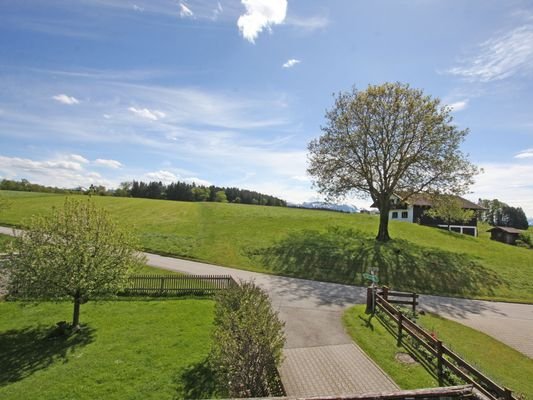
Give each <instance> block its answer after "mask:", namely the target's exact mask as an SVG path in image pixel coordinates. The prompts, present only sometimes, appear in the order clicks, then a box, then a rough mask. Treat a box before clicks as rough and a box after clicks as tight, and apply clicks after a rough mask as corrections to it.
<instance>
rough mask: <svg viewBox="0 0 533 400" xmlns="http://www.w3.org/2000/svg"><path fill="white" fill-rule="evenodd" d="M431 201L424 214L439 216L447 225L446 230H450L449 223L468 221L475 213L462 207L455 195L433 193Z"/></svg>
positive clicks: (432, 216)
mask: <svg viewBox="0 0 533 400" xmlns="http://www.w3.org/2000/svg"><path fill="white" fill-rule="evenodd" d="M432 203H433V204H432V206H431V208H430V209H429V210H428V211H426V214H427V215H429V216H430V217H431V218H440V219H441V220H442V221H443V222H444V223H446V225H448V230H450V225H451V224H452V223H453V222H456V223H463V222H468V221H470V220H471V219H472V218H474V215H475V211H474V210H468V209H465V208H463V207H462V202H461V200H460V199H459V198H457V197H456V196H450V195H435V196H434V197H433V200H432Z"/></svg>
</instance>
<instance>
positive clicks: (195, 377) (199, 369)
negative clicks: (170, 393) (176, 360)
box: [174, 358, 219, 400]
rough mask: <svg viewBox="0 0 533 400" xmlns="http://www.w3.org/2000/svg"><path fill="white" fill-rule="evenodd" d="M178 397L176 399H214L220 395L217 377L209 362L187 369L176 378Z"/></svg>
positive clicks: (206, 360) (202, 362)
mask: <svg viewBox="0 0 533 400" xmlns="http://www.w3.org/2000/svg"><path fill="white" fill-rule="evenodd" d="M174 383H175V385H176V395H175V396H174V399H176V400H177V399H213V398H216V397H217V394H219V388H218V385H217V380H216V375H215V372H214V371H213V369H212V367H211V365H210V364H209V360H208V359H207V358H206V359H205V360H203V361H201V362H198V363H196V364H193V365H190V366H189V367H187V368H185V369H184V370H183V371H182V372H181V373H179V374H177V375H176V376H175V377H174Z"/></svg>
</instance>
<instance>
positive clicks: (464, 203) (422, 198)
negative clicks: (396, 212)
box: [371, 192, 486, 210]
mask: <svg viewBox="0 0 533 400" xmlns="http://www.w3.org/2000/svg"><path fill="white" fill-rule="evenodd" d="M394 195H395V196H397V197H398V198H399V199H401V201H403V202H404V203H406V204H409V205H412V206H429V207H431V206H432V205H433V201H432V199H431V195H429V194H427V193H417V194H412V195H411V196H409V197H406V196H407V193H401V192H397V193H394ZM454 197H455V198H457V199H458V200H459V201H460V202H461V208H465V209H469V210H486V208H484V207H481V206H480V205H477V204H476V203H472V202H471V201H470V200H467V199H463V198H462V197H459V196H454ZM371 207H376V204H375V203H374V204H372V205H371Z"/></svg>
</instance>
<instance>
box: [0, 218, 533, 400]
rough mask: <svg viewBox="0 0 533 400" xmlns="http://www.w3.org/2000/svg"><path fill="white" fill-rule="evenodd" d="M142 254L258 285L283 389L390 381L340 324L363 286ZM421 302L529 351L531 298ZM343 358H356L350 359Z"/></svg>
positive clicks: (327, 390)
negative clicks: (279, 340)
mask: <svg viewBox="0 0 533 400" xmlns="http://www.w3.org/2000/svg"><path fill="white" fill-rule="evenodd" d="M10 232H11V229H9V228H1V227H0V233H7V234H10ZM146 257H147V259H148V264H149V265H151V266H154V267H158V268H163V269H168V270H174V271H181V272H185V273H194V274H229V275H232V276H233V277H234V278H236V279H243V280H250V279H253V280H254V281H255V282H256V283H257V284H258V285H260V286H261V287H262V288H263V289H265V290H266V291H267V292H268V293H269V295H270V297H271V299H272V302H273V305H274V307H275V308H276V309H277V310H279V312H280V316H281V318H282V319H283V320H284V321H285V322H286V325H285V329H286V336H287V343H286V346H285V351H284V353H285V361H284V364H283V365H282V368H281V373H282V378H283V381H284V385H285V386H286V389H287V391H288V392H289V393H288V394H289V395H294V396H306V395H327V394H342V393H350V392H351V393H358V392H359V393H361V392H368V391H380V390H386V389H392V388H394V386H395V385H394V383H393V382H392V381H390V379H389V378H388V377H387V376H386V375H385V374H384V373H383V372H381V371H380V370H379V368H377V367H376V366H375V365H374V364H373V363H372V362H371V361H370V360H368V359H367V358H366V356H365V355H364V354H363V353H362V352H360V350H359V348H358V347H357V346H354V345H353V343H352V341H351V340H350V338H349V337H348V335H347V334H346V333H345V332H344V328H343V326H342V323H341V315H342V313H343V311H344V310H345V309H346V308H347V307H349V306H351V305H354V304H361V303H363V302H364V301H365V290H364V288H361V287H354V286H348V285H340V284H333V283H325V282H316V281H309V280H304V279H296V278H287V277H280V276H274V275H266V274H260V273H254V272H250V271H243V270H239V269H233V268H227V267H220V266H216V265H210V264H205V263H199V262H194V261H188V260H181V259H176V258H170V257H162V256H159V255H154V254H148V253H146ZM420 304H421V307H422V308H423V309H426V310H428V311H432V312H436V313H438V314H440V315H442V316H445V317H447V318H450V319H453V320H455V321H458V322H461V323H463V324H465V325H467V326H470V327H472V328H475V329H478V330H480V331H482V332H485V333H487V334H489V335H491V336H493V337H494V338H496V339H498V340H500V341H502V342H504V343H506V344H508V345H509V346H511V347H513V348H515V349H517V350H518V351H520V352H522V353H523V354H526V355H527V356H529V357H531V358H533V305H523V304H513V303H500V302H488V301H478V300H467V299H457V298H447V297H439V296H421V297H420ZM341 355H343V356H341ZM344 355H346V356H344ZM332 360H337V361H335V362H333V361H332ZM350 360H357V363H355V364H356V365H354V363H353V362H350ZM346 371H349V373H348V375H346ZM362 374H365V375H362ZM345 375H346V376H345ZM362 376H364V377H365V378H364V379H362ZM335 377H337V378H335ZM343 382H346V383H345V385H342V383H343Z"/></svg>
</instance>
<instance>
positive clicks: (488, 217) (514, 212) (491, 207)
mask: <svg viewBox="0 0 533 400" xmlns="http://www.w3.org/2000/svg"><path fill="white" fill-rule="evenodd" d="M478 204H479V205H480V206H482V207H484V208H486V211H483V212H482V213H481V217H480V219H481V221H483V222H486V223H488V224H489V225H493V226H507V227H512V228H516V229H524V230H526V229H528V227H529V224H528V221H527V217H526V213H525V212H524V210H522V207H511V206H510V205H508V204H505V203H504V202H502V201H499V200H498V199H494V200H488V199H479V200H478Z"/></svg>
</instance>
